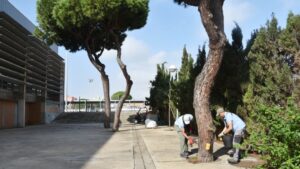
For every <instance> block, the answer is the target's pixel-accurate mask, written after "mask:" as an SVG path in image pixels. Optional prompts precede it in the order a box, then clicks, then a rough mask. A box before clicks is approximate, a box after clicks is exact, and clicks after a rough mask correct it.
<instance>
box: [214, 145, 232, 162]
mask: <svg viewBox="0 0 300 169" xmlns="http://www.w3.org/2000/svg"><path fill="white" fill-rule="evenodd" d="M228 150H229V149H228V148H226V147H222V148H220V149H218V150H217V151H215V152H214V153H213V156H214V160H217V159H218V158H219V157H221V156H223V155H225V154H227V152H228Z"/></svg>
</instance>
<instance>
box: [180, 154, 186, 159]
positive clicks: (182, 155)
mask: <svg viewBox="0 0 300 169" xmlns="http://www.w3.org/2000/svg"><path fill="white" fill-rule="evenodd" d="M180 157H182V158H187V157H188V154H186V153H180Z"/></svg>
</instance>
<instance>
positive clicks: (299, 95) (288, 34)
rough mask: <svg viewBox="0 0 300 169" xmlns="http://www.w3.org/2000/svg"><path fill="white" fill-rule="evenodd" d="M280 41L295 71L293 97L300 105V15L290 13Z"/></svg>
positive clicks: (283, 51)
mask: <svg viewBox="0 0 300 169" xmlns="http://www.w3.org/2000/svg"><path fill="white" fill-rule="evenodd" d="M278 41H279V44H280V47H281V53H283V55H284V57H285V60H286V62H287V63H288V65H289V67H290V68H291V70H292V72H293V76H294V83H293V88H294V89H293V97H294V98H295V101H296V102H297V103H298V105H300V15H294V14H293V13H290V14H289V16H288V19H287V26H286V29H285V30H283V32H282V34H281V35H280V38H279V40H278Z"/></svg>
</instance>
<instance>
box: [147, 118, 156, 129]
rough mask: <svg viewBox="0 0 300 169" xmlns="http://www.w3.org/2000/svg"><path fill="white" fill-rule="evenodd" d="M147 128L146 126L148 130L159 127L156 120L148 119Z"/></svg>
mask: <svg viewBox="0 0 300 169" xmlns="http://www.w3.org/2000/svg"><path fill="white" fill-rule="evenodd" d="M145 126H146V128H156V127H157V123H156V121H154V120H151V119H146V120H145Z"/></svg>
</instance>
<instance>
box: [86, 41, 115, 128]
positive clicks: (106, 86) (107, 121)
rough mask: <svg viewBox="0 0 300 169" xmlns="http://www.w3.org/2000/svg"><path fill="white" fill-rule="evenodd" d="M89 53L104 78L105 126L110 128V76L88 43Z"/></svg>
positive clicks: (102, 78)
mask: <svg viewBox="0 0 300 169" xmlns="http://www.w3.org/2000/svg"><path fill="white" fill-rule="evenodd" d="M86 48H87V54H88V57H89V59H90V61H91V63H92V64H93V65H94V66H95V68H96V69H97V70H98V71H99V72H100V75H101V80H102V87H103V93H104V100H105V106H104V109H105V114H104V122H103V124H104V128H110V114H111V107H110V96H109V78H108V75H107V74H106V72H105V65H104V64H103V63H101V62H100V61H99V57H100V55H101V54H102V52H101V54H100V55H96V54H95V53H94V52H92V51H91V49H90V48H89V45H88V43H86Z"/></svg>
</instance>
